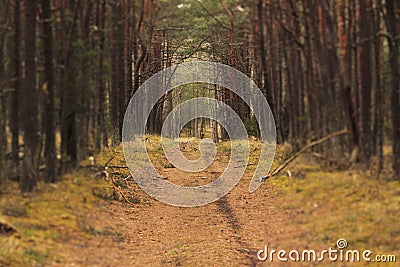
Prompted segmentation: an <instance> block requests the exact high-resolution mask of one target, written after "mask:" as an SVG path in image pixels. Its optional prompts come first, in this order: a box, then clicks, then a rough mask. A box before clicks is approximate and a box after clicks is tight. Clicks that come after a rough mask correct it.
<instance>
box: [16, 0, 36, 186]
mask: <svg viewBox="0 0 400 267" xmlns="http://www.w3.org/2000/svg"><path fill="white" fill-rule="evenodd" d="M36 12H37V0H25V13H26V18H25V27H26V32H25V57H26V59H25V66H26V73H25V84H24V94H23V96H24V108H23V110H22V112H23V113H22V114H23V129H24V160H23V169H22V173H21V179H20V187H21V190H22V191H23V192H31V191H33V190H34V189H35V187H36V183H37V175H38V173H37V160H38V155H37V153H38V143H39V142H38V140H39V138H38V92H37V89H36V61H35V54H36Z"/></svg>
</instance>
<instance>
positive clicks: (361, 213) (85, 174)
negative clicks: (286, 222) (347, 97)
mask: <svg viewBox="0 0 400 267" xmlns="http://www.w3.org/2000/svg"><path fill="white" fill-rule="evenodd" d="M158 141H159V139H158V137H153V136H149V137H148V138H147V141H146V145H147V149H148V151H149V154H150V158H151V159H152V160H153V161H155V162H158V163H159V164H158V168H160V169H162V170H163V171H165V172H168V171H171V169H172V168H171V166H167V162H164V161H165V159H164V158H163V151H162V148H161V146H160V144H159V142H158ZM185 142H186V147H185V151H184V154H185V155H187V156H188V157H189V158H190V157H196V156H198V150H196V148H198V141H196V140H195V139H187V140H185ZM290 151H291V147H290V146H288V145H285V146H281V147H279V148H278V152H277V155H276V160H275V163H274V164H276V162H279V161H281V160H282V159H283V158H284V157H285V154H286V155H287V154H289V153H290ZM229 152H230V143H229V142H223V143H220V144H218V154H217V159H218V161H219V164H220V165H219V166H223V164H224V162H226V160H227V159H228V158H229V157H228V154H229ZM259 153H260V143H259V142H257V141H256V140H254V139H252V140H251V156H250V159H249V163H250V164H256V163H257V161H258V155H259ZM112 157H114V159H113V160H112V162H111V164H112V165H118V166H124V165H125V161H124V157H123V153H122V149H121V148H116V149H111V150H107V151H104V152H102V153H101V154H99V155H96V156H95V159H96V165H99V166H101V165H104V164H105V163H106V162H107V161H108V160H109V159H111V158H112ZM88 164H89V162H88V161H85V162H82V163H81V166H87V165H88ZM163 164H164V165H163ZM254 168H255V165H249V167H248V169H247V171H248V172H250V173H251V172H252V171H254ZM289 169H290V171H291V173H292V177H291V178H289V177H287V176H286V175H285V174H284V175H281V176H279V177H276V178H274V179H272V180H269V181H268V182H269V183H271V184H273V186H274V187H275V188H276V189H277V191H278V192H279V197H280V198H281V200H282V202H283V203H284V205H283V207H282V211H284V212H286V213H288V214H289V215H290V217H291V218H292V219H293V222H292V223H293V224H296V225H298V226H299V227H301V228H303V229H305V232H306V233H307V235H306V237H305V238H307V239H308V242H309V244H310V246H316V248H318V247H322V248H327V247H329V246H334V244H335V242H336V240H337V239H338V238H345V239H347V241H348V243H349V248H351V249H360V250H362V249H370V250H372V251H373V252H374V253H381V254H394V255H396V256H397V257H398V260H400V259H399V257H400V228H399V224H398V222H399V218H400V205H399V204H400V182H399V181H396V180H391V179H390V178H389V176H385V175H382V176H381V180H376V178H374V177H371V176H368V175H367V174H365V173H364V172H351V171H342V172H325V171H324V170H323V169H321V167H320V166H318V165H316V164H313V159H312V158H311V157H310V156H308V155H304V156H302V157H301V158H300V159H298V160H296V161H295V162H294V163H293V164H291V165H290V166H289ZM117 171H118V172H120V173H121V176H127V175H128V174H129V173H128V171H127V170H117ZM128 186H131V187H130V189H132V188H133V191H132V192H133V193H132V195H130V197H132V199H133V198H135V197H136V199H137V201H138V202H142V203H143V202H145V201H146V200H145V199H146V198H148V196H147V195H146V194H144V193H143V192H142V191H141V190H140V189H139V188H137V186H136V187H135V185H134V182H133V181H132V183H131V184H129V185H128ZM121 187H123V185H121ZM93 188H94V190H93ZM96 188H97V189H98V188H102V189H104V191H101V192H103V193H104V192H107V190H111V191H110V192H111V193H109V194H108V193H107V194H106V195H105V196H103V197H99V196H98V195H97V196H96V194H95V193H94V192H96V190H97V189H96ZM110 195H112V187H111V185H110V182H106V181H103V180H98V179H96V178H94V177H93V171H91V170H90V168H86V167H85V168H82V169H79V170H78V171H76V172H74V173H72V174H68V175H65V176H63V177H62V179H61V181H60V182H59V183H57V184H54V185H44V184H41V185H40V186H39V189H38V192H36V193H32V194H30V195H24V196H22V195H21V194H20V193H19V192H18V188H17V184H15V183H11V182H10V186H9V193H8V194H6V195H2V196H1V199H0V220H1V221H4V222H6V223H8V224H10V225H12V226H13V227H14V228H15V229H17V231H18V234H16V235H13V236H11V237H5V236H0V266H42V265H44V264H46V263H48V262H62V259H63V258H65V257H69V256H70V254H71V253H74V252H73V251H69V250H68V249H66V248H64V243H71V244H72V245H73V244H74V242H75V241H74V240H71V238H72V237H73V238H74V239H75V240H85V239H87V238H90V236H92V235H99V234H103V233H104V234H105V235H115V234H116V235H118V233H110V232H108V231H106V230H104V229H103V230H102V229H100V230H99V229H97V228H96V227H92V225H91V224H90V223H89V222H87V221H86V220H85V216H84V215H85V213H88V211H90V210H92V209H93V208H94V207H96V206H98V205H99V203H101V202H102V201H104V199H107V200H109V199H108V198H109V196H110ZM72 245H71V246H72ZM55 251H58V252H55ZM60 251H62V253H60ZM387 266H391V265H390V264H388V265H387ZM392 266H394V265H392Z"/></svg>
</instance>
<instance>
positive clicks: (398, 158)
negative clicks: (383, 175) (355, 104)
mask: <svg viewBox="0 0 400 267" xmlns="http://www.w3.org/2000/svg"><path fill="white" fill-rule="evenodd" d="M399 10H400V6H399V2H398V1H396V0H386V23H387V28H388V31H389V34H390V38H389V48H390V56H389V61H390V69H391V72H392V82H391V94H390V98H391V111H392V127H393V133H392V142H393V163H392V166H393V171H394V174H395V176H396V177H397V178H400V103H399V101H400V73H399V48H400V45H399V43H400V41H399V38H398V36H399V28H398V27H399V24H398V21H399V20H398V18H396V16H397V14H396V12H397V13H398V12H399Z"/></svg>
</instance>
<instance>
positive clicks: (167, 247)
mask: <svg viewBox="0 0 400 267" xmlns="http://www.w3.org/2000/svg"><path fill="white" fill-rule="evenodd" d="M175 178H176V177H175ZM250 179H251V177H250V175H249V174H247V173H246V174H245V176H244V177H243V179H242V180H241V181H240V182H239V184H238V185H237V186H236V187H235V188H234V190H233V191H231V192H230V193H229V194H227V195H226V196H225V197H224V198H222V199H220V200H219V201H217V202H214V203H212V204H209V205H206V206H201V207H197V208H180V207H174V206H169V205H166V204H163V203H161V202H159V201H156V200H154V199H152V198H151V197H149V196H147V195H146V194H145V193H144V192H142V191H140V190H138V192H136V195H137V196H138V199H139V200H140V201H139V204H135V205H130V206H127V205H124V204H122V203H119V202H112V203H107V204H104V205H102V206H101V207H99V208H96V210H93V211H91V212H89V213H87V214H86V215H85V221H86V223H87V224H88V225H90V227H91V228H93V229H94V231H97V232H101V233H103V234H102V235H101V236H96V237H94V238H91V239H88V240H82V242H80V243H79V242H78V243H76V242H75V244H74V245H73V247H71V248H69V249H66V251H71V250H72V251H74V253H73V254H72V255H68V256H67V257H66V262H63V263H62V266H276V265H279V264H278V263H275V262H273V263H271V262H264V263H262V262H260V261H258V259H257V251H258V250H260V249H263V248H264V246H265V245H266V244H270V245H274V246H275V247H283V248H302V247H304V244H299V240H302V238H301V237H302V235H304V233H303V232H302V230H301V229H299V228H298V226H295V225H294V224H292V223H291V221H292V220H291V216H292V215H290V214H287V213H285V210H283V209H281V208H280V205H281V203H280V200H279V198H277V197H276V193H275V192H274V190H273V187H271V186H270V185H269V184H268V183H264V184H263V185H262V186H261V187H260V188H259V189H258V190H257V191H256V192H254V193H251V194H250V193H248V192H247V189H248V185H249V182H250ZM104 233H106V234H104ZM107 233H110V234H108V235H107ZM115 233H117V234H115ZM77 244H78V245H77ZM69 254H70V252H69ZM55 265H57V264H55ZM60 266H61V265H60ZM285 266H287V264H286V265H285Z"/></svg>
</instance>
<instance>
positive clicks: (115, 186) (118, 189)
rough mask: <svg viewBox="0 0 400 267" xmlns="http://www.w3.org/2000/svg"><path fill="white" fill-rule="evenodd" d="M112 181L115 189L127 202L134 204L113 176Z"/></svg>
mask: <svg viewBox="0 0 400 267" xmlns="http://www.w3.org/2000/svg"><path fill="white" fill-rule="evenodd" d="M111 182H112V183H113V187H114V190H117V191H118V193H119V194H121V196H122V197H123V198H124V200H125V201H126V202H127V203H129V204H132V202H130V201H129V199H128V198H127V197H126V196H125V194H124V192H122V190H121V189H120V188H119V186H118V185H117V184H116V183H115V180H114V178H113V177H111Z"/></svg>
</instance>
